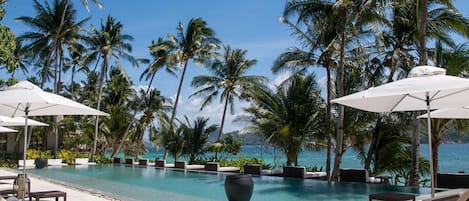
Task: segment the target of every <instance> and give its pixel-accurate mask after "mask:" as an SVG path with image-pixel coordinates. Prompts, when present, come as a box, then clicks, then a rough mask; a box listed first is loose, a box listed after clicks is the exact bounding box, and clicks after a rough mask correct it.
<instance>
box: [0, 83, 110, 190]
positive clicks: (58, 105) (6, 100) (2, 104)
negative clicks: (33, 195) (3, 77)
mask: <svg viewBox="0 0 469 201" xmlns="http://www.w3.org/2000/svg"><path fill="white" fill-rule="evenodd" d="M0 115H6V116H11V117H18V116H22V117H25V124H24V125H25V129H24V130H25V131H24V133H25V137H24V149H23V162H24V163H26V146H27V145H26V134H27V133H28V132H27V130H28V116H52V115H108V114H106V113H104V112H101V111H98V110H95V109H93V108H90V107H88V106H85V105H83V104H80V103H77V102H75V101H72V100H70V99H67V98H65V97H62V96H59V95H57V94H53V93H49V92H45V91H43V90H41V89H40V88H39V87H37V86H36V85H34V84H32V83H30V82H28V81H21V82H19V83H17V84H15V85H13V86H10V87H8V88H6V89H5V90H3V91H0ZM25 166H26V164H23V175H25V173H26V169H25V168H24V167H25ZM23 179H24V181H25V178H23ZM22 198H24V195H23V196H22Z"/></svg>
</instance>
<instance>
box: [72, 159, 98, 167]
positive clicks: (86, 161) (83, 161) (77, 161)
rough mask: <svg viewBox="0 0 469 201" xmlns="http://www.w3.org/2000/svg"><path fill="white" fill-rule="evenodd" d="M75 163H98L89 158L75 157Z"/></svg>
mask: <svg viewBox="0 0 469 201" xmlns="http://www.w3.org/2000/svg"><path fill="white" fill-rule="evenodd" d="M75 165H96V163H95V162H90V161H89V159H88V158H75Z"/></svg>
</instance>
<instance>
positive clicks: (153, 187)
mask: <svg viewBox="0 0 469 201" xmlns="http://www.w3.org/2000/svg"><path fill="white" fill-rule="evenodd" d="M28 173H29V174H34V175H37V176H41V177H46V178H50V179H54V180H57V181H60V182H67V183H70V184H73V185H76V186H78V187H85V188H91V189H95V190H98V191H102V192H105V193H107V194H109V195H112V196H117V197H120V198H121V199H123V200H154V201H167V200H172V201H189V200H191V201H215V200H217V201H219V200H226V196H225V191H224V181H225V175H224V174H211V173H200V172H184V171H177V170H163V169H157V168H154V167H153V168H152V167H144V168H141V167H137V166H134V167H131V166H125V165H96V166H85V167H74V166H70V167H62V168H45V169H31V170H28ZM253 180H254V193H253V196H252V199H251V200H252V201H277V200H278V201H285V200H288V201H303V200H308V201H312V200H313V201H314V200H320V201H326V200H330V201H334V200H368V195H369V194H372V193H378V192H385V191H392V192H407V193H415V194H422V193H425V192H422V190H418V191H417V192H412V191H411V189H409V188H405V187H397V186H391V185H371V184H355V183H334V182H327V181H318V180H309V179H308V180H303V179H293V178H282V177H267V176H259V177H253ZM424 191H425V190H424Z"/></svg>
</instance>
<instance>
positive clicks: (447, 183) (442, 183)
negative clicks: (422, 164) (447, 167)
mask: <svg viewBox="0 0 469 201" xmlns="http://www.w3.org/2000/svg"><path fill="white" fill-rule="evenodd" d="M436 187H437V188H451V189H454V188H469V174H464V173H438V174H436Z"/></svg>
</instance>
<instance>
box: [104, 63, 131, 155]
mask: <svg viewBox="0 0 469 201" xmlns="http://www.w3.org/2000/svg"><path fill="white" fill-rule="evenodd" d="M107 85H108V87H106V90H105V95H104V96H103V106H105V107H106V108H107V110H108V111H109V114H110V118H106V119H105V120H104V121H103V123H104V126H105V127H106V128H107V129H106V130H108V136H106V137H107V138H108V139H109V140H108V142H109V143H110V144H111V146H112V150H113V152H112V153H111V158H114V157H115V155H116V154H117V153H119V151H120V150H121V148H122V147H121V143H122V141H127V140H128V138H127V135H125V130H126V128H127V124H128V122H129V121H130V118H131V115H130V114H129V110H130V107H132V105H133V104H131V97H132V95H134V94H133V93H134V90H133V89H132V88H131V86H132V83H131V82H130V80H128V78H127V77H126V76H125V75H124V72H123V71H122V70H120V69H118V68H112V69H111V72H110V79H109V81H108V82H107Z"/></svg>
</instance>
